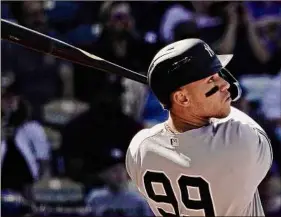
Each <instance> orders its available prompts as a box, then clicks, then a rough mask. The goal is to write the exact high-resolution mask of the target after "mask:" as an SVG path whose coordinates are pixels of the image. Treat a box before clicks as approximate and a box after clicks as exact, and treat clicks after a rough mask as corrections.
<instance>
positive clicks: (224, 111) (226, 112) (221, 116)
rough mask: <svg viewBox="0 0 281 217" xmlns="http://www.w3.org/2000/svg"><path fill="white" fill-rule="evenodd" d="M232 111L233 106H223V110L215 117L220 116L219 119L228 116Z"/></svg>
mask: <svg viewBox="0 0 281 217" xmlns="http://www.w3.org/2000/svg"><path fill="white" fill-rule="evenodd" d="M230 111H231V107H230V106H229V107H225V108H223V109H222V110H220V111H219V112H218V113H217V115H215V118H218V119H222V118H226V117H227V116H228V115H229V114H230Z"/></svg>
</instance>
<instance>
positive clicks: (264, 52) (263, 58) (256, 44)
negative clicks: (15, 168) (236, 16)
mask: <svg viewBox="0 0 281 217" xmlns="http://www.w3.org/2000/svg"><path fill="white" fill-rule="evenodd" d="M243 10H244V14H243V16H244V17H243V18H244V22H245V25H246V31H247V37H248V41H249V43H250V46H251V48H252V50H253V53H254V55H255V56H256V58H257V59H258V60H259V61H260V62H261V63H266V62H267V61H268V60H269V59H270V57H271V55H270V53H269V51H268V49H267V47H266V44H265V43H264V42H263V41H262V40H261V38H260V37H259V35H258V33H257V28H256V25H255V24H254V20H253V18H252V15H251V14H250V12H249V11H247V9H246V8H245V7H244V8H243Z"/></svg>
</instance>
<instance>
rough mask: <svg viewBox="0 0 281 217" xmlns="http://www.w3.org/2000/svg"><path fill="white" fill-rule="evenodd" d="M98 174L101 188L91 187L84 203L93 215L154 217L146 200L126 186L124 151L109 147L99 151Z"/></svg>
mask: <svg viewBox="0 0 281 217" xmlns="http://www.w3.org/2000/svg"><path fill="white" fill-rule="evenodd" d="M101 156H102V158H101V159H100V160H101V162H100V164H99V165H100V166H101V167H100V168H99V170H98V171H99V177H100V178H101V179H102V180H103V182H104V183H105V186H104V187H103V188H94V189H93V190H92V191H91V192H90V193H89V195H88V197H87V198H86V203H87V204H88V206H89V207H90V208H91V209H92V211H93V213H94V215H96V216H153V214H152V212H151V210H150V208H149V206H148V204H147V202H146V201H145V200H144V198H142V196H140V194H139V193H137V191H134V190H132V189H130V188H129V182H128V175H127V172H126V169H125V153H124V152H123V151H122V150H121V149H119V148H114V147H108V148H106V149H105V150H104V151H103V152H102V153H101Z"/></svg>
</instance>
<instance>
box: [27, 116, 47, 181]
mask: <svg viewBox="0 0 281 217" xmlns="http://www.w3.org/2000/svg"><path fill="white" fill-rule="evenodd" d="M28 130H29V135H30V139H31V140H32V143H33V145H34V148H35V153H36V158H37V161H38V164H39V174H40V177H49V176H50V175H51V164H50V144H49V142H48V140H47V136H46V134H45V131H44V129H43V128H42V126H41V125H40V124H38V123H36V122H32V123H29V125H28Z"/></svg>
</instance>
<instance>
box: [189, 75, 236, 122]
mask: <svg viewBox="0 0 281 217" xmlns="http://www.w3.org/2000/svg"><path fill="white" fill-rule="evenodd" d="M216 86H217V88H218V89H217V91H213V90H214V88H215V87H216ZM229 87H230V85H229V83H228V82H227V81H225V80H224V79H223V78H221V77H220V76H219V74H218V73H216V74H214V75H212V76H210V77H207V78H204V79H201V80H199V81H196V82H193V83H191V84H188V85H186V86H185V88H187V92H188V95H189V100H190V106H189V109H190V110H192V112H193V113H194V114H195V115H196V116H198V117H204V118H224V117H227V116H228V115H229V113H230V104H231V98H230V93H229V91H228V89H229Z"/></svg>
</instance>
